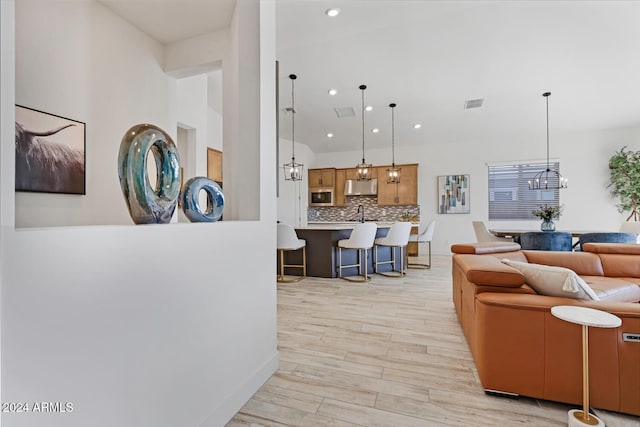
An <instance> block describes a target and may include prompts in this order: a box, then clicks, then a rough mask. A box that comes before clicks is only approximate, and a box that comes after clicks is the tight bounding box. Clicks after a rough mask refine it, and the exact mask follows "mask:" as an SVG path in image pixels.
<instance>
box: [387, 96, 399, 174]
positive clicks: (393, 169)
mask: <svg viewBox="0 0 640 427" xmlns="http://www.w3.org/2000/svg"><path fill="white" fill-rule="evenodd" d="M389 107H391V167H390V168H387V184H399V183H400V168H397V167H396V150H395V117H394V109H395V108H396V104H394V103H392V104H389Z"/></svg>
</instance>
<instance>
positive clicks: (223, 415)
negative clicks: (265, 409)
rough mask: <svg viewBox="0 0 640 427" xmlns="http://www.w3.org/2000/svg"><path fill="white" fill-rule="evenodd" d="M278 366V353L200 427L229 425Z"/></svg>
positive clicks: (221, 404)
mask: <svg viewBox="0 0 640 427" xmlns="http://www.w3.org/2000/svg"><path fill="white" fill-rule="evenodd" d="M278 364H279V355H278V352H277V351H276V352H275V353H274V355H273V356H272V357H271V358H270V359H269V360H267V361H266V362H265V363H264V364H263V365H262V366H261V367H260V368H258V369H257V370H256V371H255V372H254V373H253V375H251V376H250V377H249V378H248V379H247V380H246V381H245V382H244V384H241V385H240V386H239V387H238V388H237V389H236V390H235V391H234V392H233V393H231V394H230V395H229V397H227V398H226V399H225V400H224V401H223V402H222V403H220V404H219V405H218V406H217V407H216V408H215V409H214V410H213V412H212V413H211V415H209V416H208V417H207V419H206V420H204V421H203V422H202V424H200V426H199V427H220V426H223V425H225V424H227V423H228V422H229V420H231V418H233V417H234V415H235V414H236V413H237V412H238V411H239V410H240V408H242V406H243V405H244V404H245V403H247V401H248V400H249V399H251V396H253V395H254V394H255V392H256V391H258V389H259V388H260V387H262V385H263V384H264V383H265V382H267V380H268V379H269V378H271V376H272V375H273V374H274V373H275V372H276V371H277V370H278Z"/></svg>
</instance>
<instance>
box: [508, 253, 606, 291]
mask: <svg viewBox="0 0 640 427" xmlns="http://www.w3.org/2000/svg"><path fill="white" fill-rule="evenodd" d="M502 262H503V263H505V264H507V265H508V266H510V267H513V268H515V269H517V270H519V271H520V272H521V273H522V274H523V275H524V279H525V281H526V282H527V284H528V285H529V286H531V287H532V288H533V289H534V290H535V291H536V292H537V293H538V294H540V295H547V296H552V297H564V298H576V299H583V300H598V299H599V298H598V295H597V294H596V293H595V292H594V291H593V290H592V289H591V288H590V287H589V285H587V283H585V281H584V280H582V279H581V278H580V277H579V276H578V275H577V274H576V273H574V272H573V271H572V270H570V269H568V268H564V267H557V266H550V265H542V264H533V263H526V262H517V261H510V260H506V259H503V260H502Z"/></svg>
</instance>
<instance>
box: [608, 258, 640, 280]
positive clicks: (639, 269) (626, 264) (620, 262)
mask: <svg viewBox="0 0 640 427" xmlns="http://www.w3.org/2000/svg"><path fill="white" fill-rule="evenodd" d="M598 255H599V256H600V261H601V262H602V269H603V270H604V275H605V276H608V277H640V258H639V257H638V255H626V254H610V253H599V254H598Z"/></svg>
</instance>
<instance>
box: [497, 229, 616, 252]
mask: <svg viewBox="0 0 640 427" xmlns="http://www.w3.org/2000/svg"><path fill="white" fill-rule="evenodd" d="M489 232H490V233H492V234H494V235H496V236H498V237H512V238H513V241H514V242H516V243H520V235H521V234H523V233H531V232H540V229H536V230H534V229H517V228H492V229H489ZM555 232H564V233H569V234H571V237H572V238H573V239H574V240H573V244H572V245H571V250H575V249H576V247H577V246H578V245H579V244H580V236H582V235H583V234H587V233H606V231H601V230H556V231H546V232H545V233H555Z"/></svg>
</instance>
